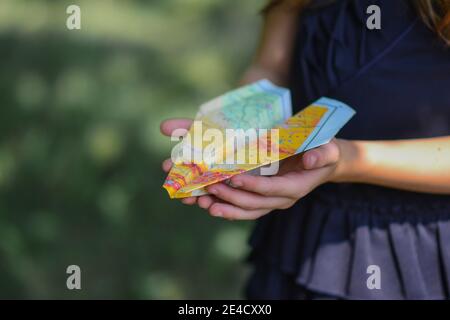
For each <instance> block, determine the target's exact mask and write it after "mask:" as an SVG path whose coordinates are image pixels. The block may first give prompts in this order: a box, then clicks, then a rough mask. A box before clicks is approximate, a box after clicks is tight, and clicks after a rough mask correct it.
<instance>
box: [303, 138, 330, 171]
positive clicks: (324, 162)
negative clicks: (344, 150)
mask: <svg viewBox="0 0 450 320" xmlns="http://www.w3.org/2000/svg"><path fill="white" fill-rule="evenodd" d="M338 160H339V147H338V145H337V143H336V140H335V139H333V140H332V141H331V142H329V143H327V144H324V145H323V146H320V147H318V148H315V149H312V150H309V151H306V152H305V153H304V154H303V157H302V162H303V168H305V169H306V170H311V169H318V168H322V167H326V166H329V165H331V164H335V163H336V162H337V161H338Z"/></svg>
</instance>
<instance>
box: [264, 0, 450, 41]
mask: <svg viewBox="0 0 450 320" xmlns="http://www.w3.org/2000/svg"><path fill="white" fill-rule="evenodd" d="M332 1H333V0H331V1H328V2H332ZM410 1H412V2H414V4H415V6H416V7H417V11H418V13H419V15H420V16H421V17H422V20H423V21H424V23H425V24H426V25H427V26H428V27H429V28H430V29H432V30H433V31H434V32H436V34H437V35H438V36H439V37H440V38H441V39H442V40H443V41H444V42H445V43H447V45H450V0H410ZM281 3H283V4H287V5H290V6H292V7H306V6H309V5H313V4H314V0H270V2H269V3H268V4H267V5H266V7H264V9H263V12H267V11H269V10H270V9H271V8H273V7H274V6H277V5H279V4H281Z"/></svg>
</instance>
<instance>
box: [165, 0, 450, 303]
mask: <svg viewBox="0 0 450 320" xmlns="http://www.w3.org/2000/svg"><path fill="white" fill-rule="evenodd" d="M370 5H378V6H379V7H380V9H381V29H374V30H369V29H368V28H367V26H366V21H367V19H368V18H369V14H367V11H366V10H367V8H368V7H369V6H370ZM264 14H265V24H264V28H263V32H262V37H261V42H260V46H259V49H258V51H257V53H256V56H255V59H254V61H253V63H252V65H251V66H250V68H249V69H248V71H247V72H246V73H245V75H244V77H243V83H247V82H253V81H255V80H258V79H261V78H268V79H270V80H272V81H273V82H275V83H277V84H280V85H283V86H287V87H289V88H290V89H291V92H292V94H293V106H294V107H296V108H298V109H301V108H303V107H305V106H307V105H308V104H309V103H310V102H312V101H314V100H316V99H317V98H319V97H322V96H327V97H330V98H335V99H338V100H341V101H343V102H345V103H347V104H348V105H350V106H352V107H353V108H354V109H356V111H357V114H356V116H355V117H354V118H353V119H352V121H350V123H349V124H348V125H347V126H346V127H345V128H344V129H343V131H342V132H341V136H340V138H341V139H335V140H333V141H332V142H331V143H329V144H327V145H325V146H322V147H320V148H317V149H314V150H310V151H308V152H306V153H305V154H303V155H302V156H296V157H293V158H290V159H289V160H288V161H286V162H284V163H283V164H282V170H281V171H280V173H279V174H278V175H277V176H274V177H262V176H261V177H255V176H250V175H238V176H235V177H233V179H232V183H233V185H234V186H235V188H232V187H230V186H227V185H225V184H216V185H212V186H210V187H209V188H208V191H209V193H210V194H211V195H207V196H202V197H199V198H188V199H185V200H183V202H184V203H186V204H194V203H197V204H198V205H199V206H200V207H201V208H204V209H206V210H208V211H209V213H210V214H211V215H213V216H218V217H223V218H227V219H258V222H257V225H256V229H255V231H254V233H253V235H252V237H251V241H250V243H251V246H252V248H253V250H252V253H251V255H250V261H252V263H253V264H254V273H253V275H252V277H251V279H250V281H249V284H248V286H247V296H248V298H263V299H267V298H269V299H298V298H336V299H337V298H344V299H446V298H450V51H449V50H448V44H449V43H450V0H441V1H439V0H417V1H407V0H397V1H392V0H389V1H388V0H378V1H376V0H370V1H368V0H337V1H318V0H316V1H305V0H303V1H302V0H278V1H272V2H271V3H270V4H269V5H268V7H267V8H266V9H265V11H264ZM297 111H298V110H294V112H297ZM189 124H190V121H189V120H184V119H175V120H168V121H166V122H164V123H162V127H161V128H162V131H163V133H165V134H170V133H171V132H172V131H173V130H174V129H175V128H179V127H189ZM170 166H171V163H170V161H169V160H166V161H165V162H164V164H163V168H164V170H166V171H167V170H168V169H170ZM269 213H270V214H269Z"/></svg>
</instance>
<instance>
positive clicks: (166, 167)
mask: <svg viewBox="0 0 450 320" xmlns="http://www.w3.org/2000/svg"><path fill="white" fill-rule="evenodd" d="M172 165H173V162H172V160H170V159H166V160H164V161H163V163H162V169H163V170H164V172H169V171H170V169H171V168H172Z"/></svg>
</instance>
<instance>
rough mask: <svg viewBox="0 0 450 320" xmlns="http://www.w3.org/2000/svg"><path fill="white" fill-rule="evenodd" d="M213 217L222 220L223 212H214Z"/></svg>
mask: <svg viewBox="0 0 450 320" xmlns="http://www.w3.org/2000/svg"><path fill="white" fill-rule="evenodd" d="M213 216H214V217H218V218H220V217H222V212H220V211H217V212H213Z"/></svg>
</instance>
